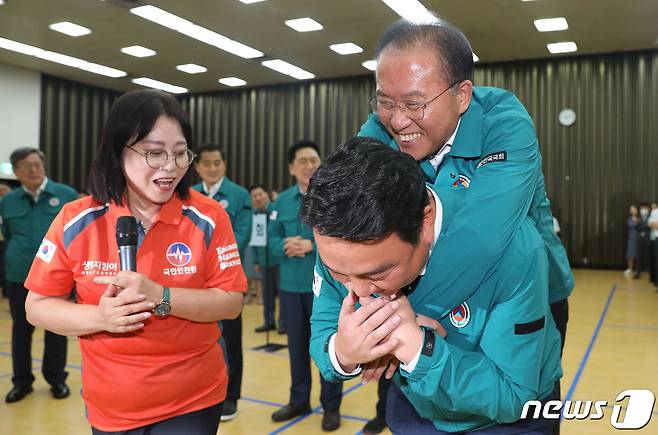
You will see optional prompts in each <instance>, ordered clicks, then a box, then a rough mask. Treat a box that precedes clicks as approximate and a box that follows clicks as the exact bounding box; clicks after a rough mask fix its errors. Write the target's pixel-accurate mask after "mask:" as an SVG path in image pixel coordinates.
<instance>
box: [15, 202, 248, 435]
mask: <svg viewBox="0 0 658 435" xmlns="http://www.w3.org/2000/svg"><path fill="white" fill-rule="evenodd" d="M127 215H130V212H129V210H128V208H126V207H118V206H117V205H116V204H110V205H103V204H100V203H98V202H96V201H94V200H93V199H92V198H91V197H87V198H83V199H80V200H78V201H74V202H71V203H68V204H66V205H65V206H64V208H63V209H62V211H61V212H60V213H59V214H58V215H57V217H56V218H55V220H54V221H53V224H52V225H51V227H50V229H49V230H48V233H47V234H46V237H45V238H44V240H43V243H42V244H41V247H40V248H39V251H38V253H37V256H36V258H35V260H34V263H33V264H32V268H31V270H30V273H29V276H28V278H27V281H26V282H25V287H27V288H28V289H30V290H31V291H33V292H35V293H39V294H41V295H45V296H66V295H67V294H68V293H69V291H70V289H71V288H73V287H74V286H75V288H76V294H77V303H80V304H94V305H97V304H98V301H99V299H100V296H101V295H102V293H103V292H104V290H105V288H106V286H105V285H100V284H95V283H94V282H93V278H94V277H96V276H102V275H114V274H116V273H117V271H118V270H119V256H118V253H117V244H116V236H115V234H116V220H117V218H118V217H119V216H127ZM137 271H138V272H139V273H142V274H144V275H146V276H148V277H149V278H150V279H152V280H153V281H155V282H157V283H159V284H162V285H164V286H168V287H183V288H197V289H200V290H199V291H204V290H203V289H208V288H219V289H222V290H226V291H232V292H244V291H245V290H246V287H247V282H246V278H245V275H244V272H243V270H242V267H241V265H240V257H239V255H238V250H237V245H236V243H235V237H234V236H233V231H232V229H231V223H230V221H229V217H228V215H227V214H226V212H225V211H224V209H223V208H222V207H221V206H220V205H219V204H218V203H217V202H216V201H214V200H212V199H209V198H207V197H205V196H203V195H201V194H199V193H198V192H195V191H191V192H190V198H189V199H187V200H184V201H182V200H180V199H179V198H178V196H177V195H174V197H172V199H171V200H169V201H168V202H167V203H166V204H164V205H163V206H162V208H161V210H160V214H159V216H158V219H157V221H156V222H155V224H154V225H153V226H152V227H151V229H150V230H149V232H148V233H146V235H145V237H144V239H143V241H142V242H141V244H140V246H139V248H138V250H137ZM144 323H145V326H144V328H143V330H142V331H139V332H136V333H129V334H112V333H109V332H100V333H96V334H93V335H89V336H84V337H80V348H81V352H82V385H83V391H82V396H83V398H84V400H85V404H86V406H87V414H88V418H89V422H90V423H91V425H92V426H94V427H96V428H98V429H101V430H104V431H120V430H127V429H131V428H135V427H139V426H143V425H147V424H150V423H154V422H157V421H161V420H165V419H167V418H171V417H174V416H177V415H181V414H185V413H188V412H192V411H196V410H199V409H203V408H207V407H209V406H212V405H215V404H217V403H219V402H222V401H223V400H224V398H225V396H226V384H227V378H226V365H225V363H224V356H223V353H222V349H221V347H220V346H219V345H218V344H217V341H218V339H219V336H220V330H219V327H218V326H217V323H216V322H211V323H200V322H191V321H189V320H184V319H180V318H177V317H173V316H170V317H167V318H165V319H158V318H156V317H152V318H151V319H149V320H147V321H146V322H144Z"/></svg>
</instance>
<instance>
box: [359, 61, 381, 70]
mask: <svg viewBox="0 0 658 435" xmlns="http://www.w3.org/2000/svg"><path fill="white" fill-rule="evenodd" d="M361 65H362V66H363V67H364V68H365V69H369V70H370V71H375V70H376V69H377V60H376V59H372V60H366V61H365V62H361Z"/></svg>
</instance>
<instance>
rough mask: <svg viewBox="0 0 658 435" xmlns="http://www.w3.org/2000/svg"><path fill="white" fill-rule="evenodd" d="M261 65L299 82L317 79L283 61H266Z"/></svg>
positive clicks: (313, 75) (311, 74)
mask: <svg viewBox="0 0 658 435" xmlns="http://www.w3.org/2000/svg"><path fill="white" fill-rule="evenodd" d="M261 65H263V66H265V67H267V68H269V69H273V70H274V71H278V72H280V73H281V74H285V75H288V76H290V77H294V78H296V79H298V80H306V79H312V78H313V77H315V74H313V73H310V72H308V71H306V70H303V69H301V68H300V67H298V66H295V65H293V64H291V63H288V62H286V61H284V60H281V59H272V60H264V61H263V62H261Z"/></svg>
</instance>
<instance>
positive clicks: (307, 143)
mask: <svg viewBox="0 0 658 435" xmlns="http://www.w3.org/2000/svg"><path fill="white" fill-rule="evenodd" d="M302 148H313V149H314V150H315V152H316V153H318V155H320V147H318V144H316V143H315V142H313V141H311V140H308V139H303V140H300V141H299V142H296V143H295V144H293V145H292V146H291V147H290V148H288V163H292V162H294V161H295V157H296V156H297V151H299V150H301V149H302Z"/></svg>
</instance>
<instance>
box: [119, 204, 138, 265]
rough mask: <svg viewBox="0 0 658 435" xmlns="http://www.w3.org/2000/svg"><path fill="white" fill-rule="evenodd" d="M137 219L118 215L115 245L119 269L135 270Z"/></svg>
mask: <svg viewBox="0 0 658 435" xmlns="http://www.w3.org/2000/svg"><path fill="white" fill-rule="evenodd" d="M137 238H138V236H137V219H135V218H134V217H132V216H120V217H119V218H118V219H117V246H119V266H120V269H121V270H128V271H131V272H137Z"/></svg>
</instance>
